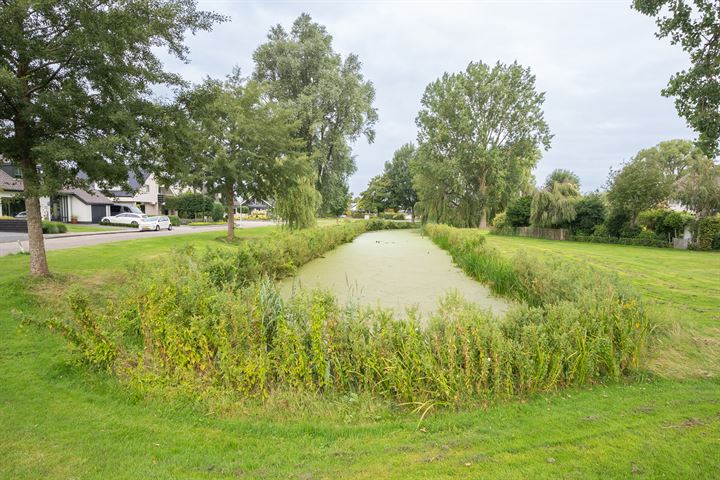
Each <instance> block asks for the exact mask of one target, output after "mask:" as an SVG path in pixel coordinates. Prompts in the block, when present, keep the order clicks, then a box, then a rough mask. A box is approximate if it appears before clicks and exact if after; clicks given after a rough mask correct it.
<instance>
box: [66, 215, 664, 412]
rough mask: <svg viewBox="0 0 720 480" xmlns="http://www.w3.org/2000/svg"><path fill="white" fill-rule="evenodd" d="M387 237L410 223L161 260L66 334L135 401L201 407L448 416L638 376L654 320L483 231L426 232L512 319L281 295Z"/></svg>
mask: <svg viewBox="0 0 720 480" xmlns="http://www.w3.org/2000/svg"><path fill="white" fill-rule="evenodd" d="M381 225H382V228H397V227H398V226H400V225H407V224H406V223H396V222H384V221H383V220H379V219H376V220H373V221H370V222H347V223H343V224H341V225H337V226H332V227H325V228H315V229H308V230H303V231H298V232H293V233H288V232H280V233H278V234H275V235H272V236H271V237H268V238H266V239H263V240H257V241H252V242H243V243H242V244H240V245H239V247H238V248H237V249H235V250H229V249H211V250H207V251H205V252H203V253H199V252H198V251H195V250H193V249H186V250H184V251H182V252H178V253H177V254H176V255H175V256H173V257H170V258H164V259H154V260H153V265H152V266H150V265H147V266H142V265H140V266H136V267H135V271H133V272H132V275H131V278H132V284H131V285H130V286H129V288H130V289H131V290H132V291H133V292H136V294H135V295H133V296H132V298H131V297H121V300H120V301H119V302H118V303H116V304H110V305H109V306H108V307H107V308H106V309H105V310H103V311H102V313H95V312H91V311H90V310H89V308H88V307H87V305H88V304H87V303H84V302H83V301H82V299H80V300H79V299H77V298H74V299H72V305H73V311H74V313H75V318H74V320H72V321H71V322H69V323H63V324H61V325H60V326H59V327H58V328H59V329H60V330H61V331H62V332H63V333H64V334H65V335H66V336H67V337H68V338H69V339H70V340H71V341H72V342H73V344H74V345H76V347H77V348H78V350H79V351H80V352H81V354H82V356H83V358H84V359H85V360H86V362H87V363H89V364H91V365H94V366H96V367H98V368H103V369H110V370H112V371H113V372H115V373H116V374H117V375H118V376H120V378H121V379H122V380H123V381H125V382H126V383H129V384H130V385H133V386H136V387H137V388H138V389H142V390H141V391H147V390H148V389H153V388H155V389H162V388H179V389H181V391H183V392H190V393H193V394H194V395H195V396H196V397H197V398H207V397H210V396H212V395H218V394H220V392H222V394H223V395H227V394H231V395H238V396H240V397H256V398H260V399H264V398H266V397H267V396H268V395H271V394H273V392H277V391H293V392H300V393H303V392H306V393H308V394H311V395H316V394H318V393H320V394H349V393H364V394H369V395H374V396H377V397H382V398H387V399H391V400H393V401H395V402H398V403H428V404H430V405H450V404H463V403H466V402H467V401H471V400H473V399H474V400H484V399H487V398H488V397H489V396H494V397H507V396H509V395H515V394H528V393H531V392H544V391H550V390H554V389H556V388H558V387H562V386H566V385H583V384H587V383H589V382H594V381H601V380H604V379H618V378H620V377H621V376H622V375H624V374H627V373H629V372H631V371H632V370H633V369H634V368H636V367H637V365H638V362H639V357H640V354H641V353H642V351H643V348H644V344H645V339H646V337H647V335H648V332H649V331H650V324H649V321H648V318H647V316H646V314H645V313H644V311H643V309H642V306H641V305H640V304H639V303H638V301H637V298H636V297H635V296H634V295H633V294H632V292H629V291H628V290H626V289H625V288H624V287H623V286H622V285H620V284H619V283H618V282H617V280H616V278H615V277H613V276H610V275H608V274H605V273H602V272H599V271H595V270H592V269H588V268H582V267H579V266H577V265H575V264H571V263H566V262H562V261H560V260H556V259H553V260H548V261H540V260H538V259H535V258H530V257H527V256H518V257H516V258H514V259H513V260H512V261H509V260H507V259H505V258H503V257H501V256H500V255H499V254H498V253H497V252H495V251H494V250H492V249H489V248H487V246H486V245H485V237H484V236H483V235H482V234H481V233H480V232H479V231H477V230H475V229H467V230H464V229H454V228H450V227H446V226H438V225H429V226H427V228H426V232H427V233H428V234H429V235H430V236H431V238H432V239H433V241H435V242H436V243H438V245H440V246H441V247H443V248H446V249H447V250H448V251H449V252H450V254H451V255H452V256H453V258H454V259H455V262H456V263H457V264H458V265H459V266H461V267H462V268H463V269H464V270H465V271H466V272H467V273H468V274H470V275H471V276H473V277H474V278H477V279H481V280H486V281H488V282H489V283H490V285H491V286H492V288H493V290H495V291H497V292H504V293H505V294H506V295H507V296H509V297H511V298H517V299H520V300H523V301H526V304H525V305H519V306H517V307H516V308H514V309H513V310H511V311H510V312H509V313H508V314H507V315H506V317H504V318H493V317H492V316H491V315H490V314H488V313H487V312H484V311H482V310H481V309H479V308H478V307H476V306H473V305H471V304H468V303H466V302H463V301H462V300H460V299H459V298H457V297H452V296H451V297H449V298H447V299H446V301H445V302H444V303H443V304H442V306H441V307H440V309H439V310H438V312H437V313H436V314H434V315H432V316H431V318H430V319H429V320H428V321H427V322H424V323H423V324H421V323H420V321H419V319H418V318H416V317H414V316H413V315H412V314H410V317H409V318H407V319H405V318H398V317H395V316H393V315H392V314H391V313H390V312H388V311H383V310H378V309H375V310H373V309H365V308H358V307H340V306H339V305H338V304H337V302H336V301H335V299H334V298H333V297H332V296H331V295H328V294H326V293H322V292H313V293H311V294H306V295H301V296H297V297H295V298H293V299H292V300H290V301H287V302H286V301H284V300H283V299H282V298H281V297H280V296H279V294H278V292H277V290H276V288H275V285H274V284H273V283H272V281H271V280H272V279H275V278H279V277H282V276H285V275H288V274H290V273H292V272H293V271H294V268H296V266H297V265H301V264H302V263H304V262H307V261H309V260H311V259H312V258H316V257H317V256H319V255H321V254H322V253H323V252H324V251H326V250H328V249H330V248H333V247H334V246H336V245H339V244H341V243H344V242H348V241H350V240H352V239H353V238H355V237H356V236H357V235H359V234H360V233H362V232H364V231H366V230H368V229H370V228H381V227H380V226H381ZM400 228H406V227H400ZM158 264H160V265H158ZM263 278H265V279H264V280H263Z"/></svg>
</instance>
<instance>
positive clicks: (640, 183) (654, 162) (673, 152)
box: [608, 140, 704, 226]
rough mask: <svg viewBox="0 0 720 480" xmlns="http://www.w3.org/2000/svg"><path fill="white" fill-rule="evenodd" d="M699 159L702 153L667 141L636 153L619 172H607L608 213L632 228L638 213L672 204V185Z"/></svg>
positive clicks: (689, 145) (684, 142) (685, 142)
mask: <svg viewBox="0 0 720 480" xmlns="http://www.w3.org/2000/svg"><path fill="white" fill-rule="evenodd" d="M702 158H704V155H703V153H702V151H700V149H698V148H697V147H695V146H694V145H693V143H692V142H690V141H688V140H670V141H666V142H661V143H659V144H658V145H656V146H654V147H651V148H647V149H643V150H640V151H639V152H638V153H637V154H636V155H635V156H634V157H633V158H632V159H631V160H630V161H629V162H628V163H626V164H625V165H623V167H622V168H621V169H620V170H617V171H612V170H611V171H610V177H609V179H608V201H609V202H610V206H611V209H612V210H613V211H614V212H616V213H623V214H625V216H627V217H628V218H629V219H630V224H631V225H632V226H635V225H636V223H637V216H638V214H639V213H640V212H641V211H643V210H648V209H651V208H654V207H656V206H658V205H661V204H665V203H668V202H670V201H671V200H673V198H674V197H675V193H674V192H675V187H674V185H675V184H676V182H677V181H678V180H679V179H680V178H682V177H683V176H685V174H686V172H687V169H688V167H689V166H690V165H692V164H695V163H697V162H698V161H700V159H702Z"/></svg>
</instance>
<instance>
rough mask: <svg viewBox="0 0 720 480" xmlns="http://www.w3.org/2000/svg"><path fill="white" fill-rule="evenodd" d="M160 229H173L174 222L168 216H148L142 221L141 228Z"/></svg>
mask: <svg viewBox="0 0 720 480" xmlns="http://www.w3.org/2000/svg"><path fill="white" fill-rule="evenodd" d="M160 229H167V230H172V223H170V218H168V217H164V216H161V217H147V218H145V219H144V220H143V221H141V222H140V230H155V231H156V232H157V231H158V230H160Z"/></svg>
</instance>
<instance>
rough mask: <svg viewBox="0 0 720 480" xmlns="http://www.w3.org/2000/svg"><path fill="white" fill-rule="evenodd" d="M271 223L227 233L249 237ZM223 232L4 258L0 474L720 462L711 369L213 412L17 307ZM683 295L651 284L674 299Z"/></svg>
mask: <svg viewBox="0 0 720 480" xmlns="http://www.w3.org/2000/svg"><path fill="white" fill-rule="evenodd" d="M272 230H273V227H266V228H257V229H251V230H242V231H238V234H240V235H242V236H243V237H245V238H258V237H261V236H263V235H267V234H268V233H271V232H272ZM218 235H219V233H218V232H208V233H199V234H190V235H183V236H169V237H159V238H147V239H141V240H132V241H126V242H121V243H114V244H106V245H98V246H93V247H88V248H82V249H73V250H61V251H53V252H49V253H48V257H49V261H50V265H51V268H52V269H53V271H54V272H57V275H56V277H55V278H54V279H53V280H49V281H41V282H37V281H31V280H30V279H29V278H28V277H27V275H26V270H27V262H28V257H27V256H20V255H17V256H10V257H4V258H0V292H2V294H0V338H1V339H2V341H1V342H0V478H13V479H14V478H20V479H22V478H213V479H214V478H303V479H311V478H313V479H316V478H367V479H370V478H373V479H375V478H694V479H702V478H708V479H711V478H718V477H720V456H719V455H718V454H717V452H718V450H717V449H718V445H720V381H718V380H717V378H709V379H698V378H692V377H693V376H692V375H690V376H689V377H691V378H688V379H684V380H676V381H671V380H666V379H659V378H657V377H654V376H652V375H650V376H647V378H638V379H635V380H634V381H633V382H631V383H628V384H611V385H596V386H594V387H592V388H588V389H583V390H563V391H560V392H551V393H548V394H545V395H537V396H534V397H531V398H525V399H518V400H515V401H509V402H503V403H499V404H496V405H488V406H487V407H486V408H482V409H475V410H472V411H447V410H446V411H440V412H434V413H433V414H432V415H430V417H429V418H426V419H425V420H424V421H423V422H422V423H421V424H420V425H418V420H419V418H418V417H417V415H414V414H412V413H410V412H409V411H408V409H407V408H399V407H393V406H387V405H385V406H373V405H372V404H371V403H369V402H367V401H366V400H364V399H358V398H355V397H352V396H348V397H343V398H335V399H331V400H328V401H327V402H325V403H323V401H321V400H320V399H318V400H317V401H316V402H312V403H310V404H308V405H304V406H303V405H297V404H293V399H292V398H290V399H288V400H287V403H280V404H274V405H266V406H263V405H253V404H247V405H241V406H236V407H235V408H233V407H232V406H226V407H227V408H224V409H219V410H218V411H213V412H209V411H208V410H207V408H206V407H205V406H199V405H191V404H188V403H187V402H183V401H180V400H170V399H153V398H139V397H138V396H137V395H136V394H134V393H133V391H131V390H129V389H126V388H124V387H122V386H120V385H119V384H118V383H117V382H116V381H115V380H114V378H112V377H111V376H110V375H108V374H104V373H99V372H93V371H90V370H88V369H87V368H85V367H81V366H77V365H76V364H75V363H74V362H73V358H74V356H73V354H72V353H71V352H70V351H69V350H68V347H67V344H66V342H65V340H63V339H62V338H60V337H58V336H57V335H56V334H54V333H52V332H49V331H48V330H45V329H44V328H39V327H36V326H33V325H29V324H27V323H26V322H23V321H22V320H23V319H27V318H36V319H37V318H43V317H46V316H49V315H54V314H57V313H59V314H62V310H61V309H62V302H61V301H60V299H58V298H57V297H58V294H59V293H61V292H62V291H63V289H64V287H65V286H66V285H67V284H70V283H75V284H81V285H83V286H85V287H86V288H88V289H90V290H91V291H93V292H96V297H97V299H98V301H100V300H101V299H102V298H104V297H107V296H110V297H112V296H113V295H119V294H124V293H123V288H122V280H123V277H124V275H126V274H125V273H124V272H125V270H124V266H125V265H126V264H127V263H128V262H129V261H132V260H133V259H136V258H141V259H149V260H152V258H155V257H157V256H159V255H163V254H165V253H167V252H169V251H171V250H172V249H175V248H180V247H183V246H185V245H188V244H192V245H196V246H197V247H199V248H203V247H204V246H207V245H215V246H217V245H220V246H223V248H233V247H232V246H231V245H226V244H224V243H222V242H219V241H217V237H218ZM496 240H499V241H497V242H496ZM518 240H520V239H513V238H510V239H506V238H499V239H498V238H496V237H492V238H490V239H489V241H490V242H492V243H493V244H497V245H498V247H499V248H502V249H504V250H506V251H507V252H510V251H511V250H514V249H517V248H524V249H530V250H531V251H535V252H537V253H540V252H541V250H542V249H549V250H548V251H550V250H552V249H553V248H557V249H558V250H560V251H566V250H565V249H566V248H568V246H569V248H575V244H572V245H570V244H567V243H564V244H560V245H558V246H557V247H549V246H547V245H545V242H540V243H537V242H536V243H535V244H533V243H532V241H531V240H525V239H522V240H521V241H518ZM514 242H516V243H514ZM558 243H559V242H558ZM514 245H515V246H514ZM582 247H586V245H582ZM587 247H602V248H605V247H608V246H598V245H588V246H587ZM615 248H618V249H620V251H617V252H615V256H617V257H618V258H617V260H612V258H613V256H612V253H613V252H612V251H611V252H610V253H604V254H599V255H600V256H601V257H602V258H603V259H604V260H603V262H602V264H603V265H605V266H606V267H607V268H613V267H612V262H618V265H620V264H622V269H623V270H624V272H623V274H624V275H626V276H627V277H628V278H630V279H632V278H633V276H634V275H633V270H632V267H631V266H629V265H630V264H631V263H632V262H630V263H627V264H626V263H624V262H625V260H624V258H625V257H626V256H629V257H632V256H633V255H636V253H635V252H634V250H635V247H615ZM533 249H534V250H533ZM627 249H629V250H627ZM623 250H626V251H625V252H623ZM591 252H592V248H590V249H588V250H587V255H592V253H591ZM653 252H658V250H649V251H648V253H647V254H645V253H642V254H641V255H647V258H661V259H663V258H665V257H653V255H652V253H653ZM669 253H672V252H664V251H663V253H662V255H667V254H669ZM677 253H681V254H683V255H688V257H687V258H691V259H692V256H693V255H695V252H677ZM583 255H585V254H584V253H583V251H582V250H579V251H578V253H577V258H579V259H580V260H581V261H586V260H585V259H586V258H587V259H588V260H587V261H590V258H591V257H589V256H588V257H583ZM595 258H597V257H595ZM668 258H670V257H668ZM703 258H710V260H705V261H703V262H702V263H705V264H706V269H702V268H700V267H698V270H697V272H696V273H699V274H700V275H701V276H711V275H712V274H713V273H712V269H713V268H715V267H714V265H715V264H713V263H712V258H711V257H705V256H703ZM592 261H593V262H595V260H592ZM662 261H665V260H662ZM654 262H655V263H659V261H658V260H657V259H656V260H655V261H654ZM674 267H675V268H680V267H679V266H678V265H674ZM618 268H620V267H619V266H618ZM655 268H658V269H660V270H662V267H661V266H657V267H655ZM646 276H647V271H646V270H645V269H644V268H643V269H642V270H641V271H639V273H638V278H640V279H641V280H638V282H639V283H638V286H641V285H642V283H643V282H648V283H652V282H650V281H649V280H648V279H647V277H646ZM680 277H681V278H682V274H681V273H680ZM655 288H656V289H657V290H656V291H659V292H662V291H663V289H664V288H665V287H655ZM683 288H684V289H687V290H692V288H691V287H688V285H687V284H684V285H683ZM643 292H645V290H643ZM699 294H700V295H708V296H709V294H703V293H702V292H700V293H699ZM681 298H684V297H682V296H681V297H678V296H676V295H668V296H664V295H662V294H661V295H660V297H659V298H657V299H658V300H660V301H663V302H667V303H672V304H673V305H676V306H677V307H678V308H680V307H681V306H682V305H683V304H682V303H678V302H681V301H682V300H681ZM703 301H704V302H705V303H706V305H704V306H703V307H702V308H708V309H709V311H708V312H704V311H699V310H693V318H692V320H691V322H692V323H693V325H705V324H706V323H707V324H708V328H710V325H711V324H712V320H706V319H703V315H705V314H707V313H710V314H712V311H713V302H712V301H711V299H709V298H705V299H704V300H703ZM686 307H687V309H690V308H691V306H690V305H687V306H686ZM693 308H694V307H693ZM681 320H682V319H681ZM303 407H305V408H303Z"/></svg>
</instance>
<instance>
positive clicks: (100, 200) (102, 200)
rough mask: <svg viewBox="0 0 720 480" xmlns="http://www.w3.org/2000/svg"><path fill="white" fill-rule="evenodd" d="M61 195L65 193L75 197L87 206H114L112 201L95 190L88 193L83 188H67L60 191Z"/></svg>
mask: <svg viewBox="0 0 720 480" xmlns="http://www.w3.org/2000/svg"><path fill="white" fill-rule="evenodd" d="M59 193H64V194H66V195H75V196H76V197H77V198H79V199H80V201H81V202H83V203H85V204H87V205H112V203H113V202H112V200H110V199H109V198H107V197H106V196H105V195H103V194H102V193H100V192H97V191H94V190H93V191H92V192H90V193H88V192H86V191H85V190H83V189H82V188H66V189H63V190H60V192H59Z"/></svg>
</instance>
